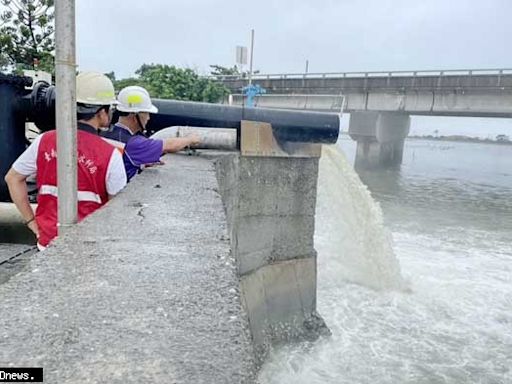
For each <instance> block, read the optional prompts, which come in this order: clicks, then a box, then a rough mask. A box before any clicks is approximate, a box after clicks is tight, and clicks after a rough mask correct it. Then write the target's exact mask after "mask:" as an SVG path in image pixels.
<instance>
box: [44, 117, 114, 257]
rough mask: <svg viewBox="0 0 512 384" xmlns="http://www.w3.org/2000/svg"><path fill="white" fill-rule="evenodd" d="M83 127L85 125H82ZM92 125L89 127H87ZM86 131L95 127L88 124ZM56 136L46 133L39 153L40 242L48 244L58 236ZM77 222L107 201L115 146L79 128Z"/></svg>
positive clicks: (50, 132) (54, 133) (52, 132)
mask: <svg viewBox="0 0 512 384" xmlns="http://www.w3.org/2000/svg"><path fill="white" fill-rule="evenodd" d="M82 128H83V125H82ZM87 128H90V129H87ZM85 129H86V130H87V131H91V132H93V131H92V130H93V128H92V127H89V126H86V127H85ZM56 147H57V135H56V131H49V132H46V133H45V134H43V136H42V137H41V141H40V143H39V150H38V153H37V176H36V179H37V188H38V196H37V203H38V206H37V210H36V221H37V225H38V226H39V240H38V242H39V244H40V245H42V246H44V247H46V246H47V245H48V243H49V242H50V241H52V240H53V239H54V238H55V237H56V236H57V191H58V189H57V149H56ZM77 149H78V175H77V176H78V221H80V220H82V219H83V218H85V217H86V216H87V215H90V214H91V213H92V212H94V211H96V210H97V209H98V208H100V207H101V206H103V205H104V204H106V202H107V201H108V194H107V187H106V182H105V180H106V175H107V169H108V165H109V163H110V158H111V157H112V153H113V151H115V150H116V149H115V148H114V147H113V146H112V145H110V144H108V143H106V142H105V141H104V140H103V139H101V138H100V137H99V136H97V135H96V134H94V133H90V132H85V131H84V130H80V129H79V130H78V132H77Z"/></svg>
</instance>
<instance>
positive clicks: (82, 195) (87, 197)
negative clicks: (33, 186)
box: [39, 185, 101, 204]
mask: <svg viewBox="0 0 512 384" xmlns="http://www.w3.org/2000/svg"><path fill="white" fill-rule="evenodd" d="M58 193H59V189H58V188H57V187H56V186H54V185H42V186H41V188H40V189H39V194H40V195H51V196H55V197H58ZM77 200H78V201H90V202H93V203H98V204H101V197H100V195H98V194H96V193H94V192H90V191H78V193H77Z"/></svg>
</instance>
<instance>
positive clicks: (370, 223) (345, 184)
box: [315, 145, 406, 290]
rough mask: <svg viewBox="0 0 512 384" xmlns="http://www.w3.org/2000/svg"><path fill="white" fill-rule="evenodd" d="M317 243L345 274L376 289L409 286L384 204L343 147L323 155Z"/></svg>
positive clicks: (328, 148) (328, 149)
mask: <svg viewBox="0 0 512 384" xmlns="http://www.w3.org/2000/svg"><path fill="white" fill-rule="evenodd" d="M316 210H317V211H316V217H317V220H316V223H315V247H316V249H317V251H318V253H319V254H320V255H322V257H323V258H325V259H328V260H329V262H330V268H335V269H336V270H337V273H338V275H339V276H340V278H343V279H345V280H348V281H351V282H354V283H357V284H362V285H365V286H367V287H370V288H374V289H379V290H380V289H404V288H405V287H406V284H405V283H404V280H403V278H402V276H401V274H400V265H399V263H398V260H397V258H396V256H395V254H394V252H393V245H392V239H391V235H390V233H389V232H388V231H387V230H386V229H385V228H384V225H383V220H382V210H381V208H380V205H379V204H378V203H377V202H375V201H374V200H373V198H372V196H371V195H370V192H369V191H368V189H367V188H366V186H365V185H364V184H363V183H362V182H361V180H360V179H359V176H358V175H357V174H356V172H355V171H354V169H353V168H352V166H351V165H350V164H349V163H348V161H347V159H346V158H345V155H344V154H343V153H342V152H341V150H340V149H339V148H338V147H336V146H334V145H332V146H326V145H324V146H323V148H322V157H321V159H320V166H319V175H318V192H317V206H316Z"/></svg>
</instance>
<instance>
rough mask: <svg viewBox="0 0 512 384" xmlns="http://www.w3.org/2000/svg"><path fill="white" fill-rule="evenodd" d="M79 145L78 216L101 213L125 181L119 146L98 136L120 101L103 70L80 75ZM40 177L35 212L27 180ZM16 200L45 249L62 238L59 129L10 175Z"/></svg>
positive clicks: (44, 136)
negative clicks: (60, 233) (58, 201)
mask: <svg viewBox="0 0 512 384" xmlns="http://www.w3.org/2000/svg"><path fill="white" fill-rule="evenodd" d="M76 92H77V115H78V132H77V149H78V196H77V198H78V220H79V221H80V220H82V219H83V218H85V217H86V216H88V215H89V214H91V213H93V212H94V211H96V210H97V209H98V208H100V207H101V206H103V205H105V204H106V203H107V201H108V200H109V199H110V198H111V197H112V196H114V195H116V194H117V193H118V192H119V191H120V190H121V189H123V188H124V186H125V185H126V172H125V170H124V164H123V159H122V155H121V153H120V152H119V150H118V149H116V148H115V147H113V146H112V145H111V144H109V143H107V142H106V141H104V140H103V139H102V138H101V137H100V136H98V129H99V128H100V127H108V126H109V124H110V119H111V113H110V109H111V107H112V105H114V104H115V103H116V101H115V94H114V86H113V85H112V82H111V81H110V80H109V79H108V78H107V77H106V76H105V75H102V74H101V73H95V72H83V73H80V74H79V75H78V76H77V79H76ZM31 175H35V176H36V182H37V188H38V196H37V203H38V206H37V210H36V213H35V215H34V212H33V210H32V207H31V206H30V204H29V200H28V194H27V184H26V179H27V178H28V177H29V176H31ZM5 181H6V183H7V185H8V187H9V193H10V195H11V199H12V201H13V202H14V204H16V207H17V208H18V210H19V211H20V213H21V215H22V216H23V219H24V220H25V223H26V225H27V226H28V227H29V228H30V229H31V230H32V232H34V234H35V235H36V237H37V245H38V248H39V249H40V250H43V249H45V248H46V246H47V245H48V244H49V243H50V242H51V241H52V240H53V239H54V238H55V237H56V236H57V193H58V186H57V132H56V131H55V130H53V131H48V132H45V133H43V134H42V135H39V136H38V137H37V138H36V139H35V140H34V141H33V142H32V144H31V145H30V146H29V147H28V148H27V150H26V151H25V152H24V153H23V154H22V155H21V156H20V157H19V158H18V159H17V160H16V161H15V162H14V164H13V165H12V168H11V169H10V170H9V172H8V173H7V175H6V176H5Z"/></svg>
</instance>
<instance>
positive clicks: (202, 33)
mask: <svg viewBox="0 0 512 384" xmlns="http://www.w3.org/2000/svg"><path fill="white" fill-rule="evenodd" d="M511 14H512V1H510V0H486V1H481V0H450V1H448V0H275V1H270V0H260V1H257V2H256V1H254V2H247V1H240V0H238V1H231V0H183V1H178V0H146V1H143V0H142V1H141V0H137V1H135V0H123V1H121V0H107V1H104V0H101V1H100V0H81V1H76V15H77V16H76V18H77V60H78V63H79V68H80V69H81V70H98V71H102V72H109V71H114V72H115V73H116V76H117V78H124V77H128V76H132V75H133V74H134V72H135V70H136V69H137V68H138V67H140V66H141V65H142V64H144V63H162V64H170V65H177V66H180V67H190V68H193V69H196V70H198V71H199V72H200V73H204V74H206V73H207V72H208V70H209V65H211V64H218V65H223V66H233V65H234V64H235V49H236V48H235V47H236V46H237V45H245V46H249V45H250V36H251V29H254V30H255V44H254V69H255V70H260V71H261V72H262V73H298V72H304V71H305V65H306V60H308V61H309V72H343V71H383V70H384V71H393V70H428V69H434V70H435V69H479V68H512V49H511V47H512V44H511V41H510V39H511V37H512V22H510V15H511ZM416 120H417V121H419V120H418V119H416ZM420 120H421V119H420ZM500 124H503V123H500ZM420 125H421V124H420ZM427 126H428V124H427ZM425 129H427V128H425ZM428 129H430V128H428ZM432 130H433V129H432Z"/></svg>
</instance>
